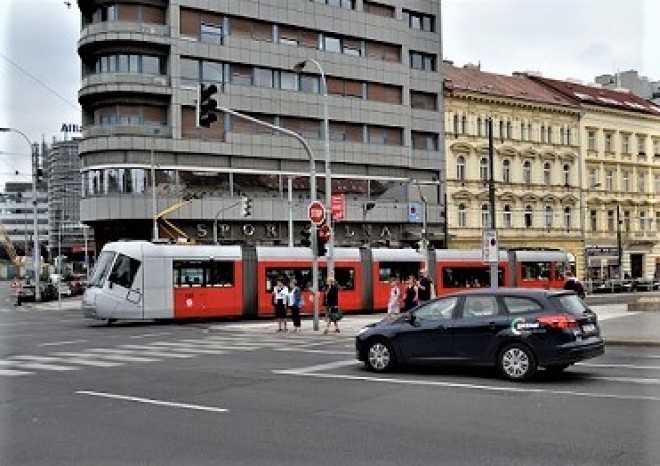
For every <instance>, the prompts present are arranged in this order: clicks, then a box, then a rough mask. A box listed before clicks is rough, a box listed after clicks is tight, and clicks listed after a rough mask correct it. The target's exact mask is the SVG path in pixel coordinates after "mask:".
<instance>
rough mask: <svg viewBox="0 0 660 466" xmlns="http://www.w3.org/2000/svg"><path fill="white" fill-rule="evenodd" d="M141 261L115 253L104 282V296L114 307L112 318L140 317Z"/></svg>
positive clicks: (141, 306)
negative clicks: (110, 268)
mask: <svg viewBox="0 0 660 466" xmlns="http://www.w3.org/2000/svg"><path fill="white" fill-rule="evenodd" d="M140 270H141V262H140V261H139V260H137V259H134V258H132V257H129V256H126V255H124V254H121V253H120V254H117V257H116V259H115V262H114V264H113V265H112V270H111V271H110V274H109V275H108V279H107V280H106V282H105V286H104V291H105V293H104V294H105V297H106V299H107V300H108V301H109V303H108V304H109V306H108V307H110V308H111V309H114V311H113V312H112V318H114V319H142V318H143V317H144V314H143V299H142V273H139V272H140Z"/></svg>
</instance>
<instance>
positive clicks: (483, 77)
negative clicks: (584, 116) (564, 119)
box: [442, 61, 577, 107]
mask: <svg viewBox="0 0 660 466" xmlns="http://www.w3.org/2000/svg"><path fill="white" fill-rule="evenodd" d="M442 72H443V77H444V90H445V91H448V92H452V91H456V90H459V91H465V92H473V93H478V94H484V95H491V96H495V97H507V98H511V99H517V100H523V101H527V102H535V103H543V104H552V105H559V106H564V107H576V106H577V102H576V101H575V100H574V99H571V98H568V97H566V95H564V94H563V93H561V92H558V91H556V90H554V89H552V88H551V87H548V86H544V85H542V84H540V83H538V82H535V81H532V80H531V79H529V78H528V77H527V75H526V74H523V73H514V75H513V76H507V75H502V74H495V73H489V72H486V71H481V69H480V66H478V65H465V66H464V67H462V68H460V67H456V66H454V65H453V64H452V63H451V62H447V61H445V62H444V63H443V65H442Z"/></svg>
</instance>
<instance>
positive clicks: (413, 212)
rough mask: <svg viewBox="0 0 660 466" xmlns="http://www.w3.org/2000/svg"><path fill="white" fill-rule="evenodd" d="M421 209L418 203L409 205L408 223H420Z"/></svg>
mask: <svg viewBox="0 0 660 466" xmlns="http://www.w3.org/2000/svg"><path fill="white" fill-rule="evenodd" d="M420 210H421V209H420V207H419V203H418V202H409V203H408V221H409V222H419V219H420Z"/></svg>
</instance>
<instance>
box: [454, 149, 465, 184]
mask: <svg viewBox="0 0 660 466" xmlns="http://www.w3.org/2000/svg"><path fill="white" fill-rule="evenodd" d="M456 179H457V180H459V181H465V157H463V156H462V155H459V156H458V158H457V159H456Z"/></svg>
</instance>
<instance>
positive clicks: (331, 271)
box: [293, 58, 335, 277]
mask: <svg viewBox="0 0 660 466" xmlns="http://www.w3.org/2000/svg"><path fill="white" fill-rule="evenodd" d="M308 61H309V62H311V63H313V64H314V65H315V66H316V67H317V68H318V70H319V73H321V84H322V88H323V89H322V91H323V139H324V140H325V211H326V216H327V217H326V218H327V219H328V224H329V225H330V227H332V173H331V171H330V121H329V119H328V84H327V82H326V80H325V73H324V72H323V67H322V66H321V64H320V63H319V62H318V61H317V60H316V59H314V58H308V59H306V60H303V61H301V62H300V63H297V64H296V66H294V67H293V71H295V72H296V73H301V72H302V70H303V69H304V68H305V65H306V64H307V62H308ZM327 244H328V246H327V248H328V277H334V275H335V258H334V255H335V251H334V249H335V235H334V232H333V233H332V234H331V235H330V237H329V239H328V243H327Z"/></svg>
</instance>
